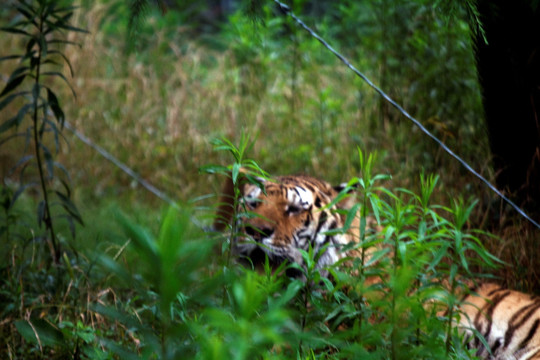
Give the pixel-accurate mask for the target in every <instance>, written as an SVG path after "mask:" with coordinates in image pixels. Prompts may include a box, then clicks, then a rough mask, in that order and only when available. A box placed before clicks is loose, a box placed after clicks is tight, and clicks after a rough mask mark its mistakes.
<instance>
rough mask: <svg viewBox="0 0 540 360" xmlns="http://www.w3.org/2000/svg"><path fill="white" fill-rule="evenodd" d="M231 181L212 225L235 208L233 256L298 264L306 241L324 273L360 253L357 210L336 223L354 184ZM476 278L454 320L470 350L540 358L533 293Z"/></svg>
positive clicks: (496, 358)
mask: <svg viewBox="0 0 540 360" xmlns="http://www.w3.org/2000/svg"><path fill="white" fill-rule="evenodd" d="M238 181H239V185H238V188H239V191H240V194H239V196H238V201H237V202H236V205H237V208H236V209H235V208H234V207H235V205H234V204H235V200H234V199H235V190H234V184H233V181H232V180H231V177H229V178H228V179H227V180H226V181H225V183H224V186H223V190H222V194H221V199H220V204H219V206H218V209H217V215H216V218H215V221H214V228H215V229H216V230H218V231H223V230H224V229H225V228H226V227H227V226H229V225H230V224H231V222H232V221H234V220H233V217H234V216H233V215H234V213H235V212H236V213H237V214H238V216H236V220H235V221H236V222H237V224H236V225H237V228H238V230H239V232H240V233H243V234H245V237H233V244H232V248H233V253H234V254H235V256H237V257H238V258H239V259H248V260H249V263H251V264H252V265H261V263H262V262H264V261H270V263H271V265H273V266H277V265H279V264H281V263H282V262H284V261H289V262H292V263H295V264H298V265H300V266H304V265H305V264H304V258H303V256H302V252H301V251H300V250H303V251H308V250H309V249H310V248H311V250H312V251H313V254H314V256H313V258H314V259H317V260H316V261H317V263H316V267H317V268H319V269H321V270H322V271H323V274H326V275H327V274H328V273H327V272H324V268H325V267H328V266H331V265H334V264H336V263H338V262H339V261H340V260H342V259H344V258H346V257H347V258H348V257H357V256H358V255H359V250H358V246H354V245H359V239H360V234H359V227H360V226H359V225H360V216H359V215H358V214H356V215H355V216H354V218H353V221H352V224H351V226H350V227H349V228H348V229H347V230H345V231H337V230H338V229H343V228H344V225H345V222H346V218H347V212H349V211H350V210H351V209H352V208H353V206H354V204H355V196H344V194H343V192H344V191H348V192H349V193H350V192H351V191H354V190H351V188H350V187H348V186H346V184H340V185H338V186H332V185H330V184H329V183H328V182H326V181H324V180H320V179H318V178H313V177H309V176H305V175H293V176H279V177H276V178H273V179H271V180H269V179H264V178H257V180H256V181H252V182H242V181H241V180H238ZM345 195H347V194H345ZM349 195H353V194H349ZM248 213H249V214H251V215H250V216H247V215H246V214H248ZM349 216H350V215H349ZM366 223H368V224H369V225H370V226H369V227H368V229H369V230H370V231H371V232H372V233H373V232H376V231H381V227H380V226H379V225H378V224H377V223H376V221H375V220H374V219H369V220H368V219H366ZM351 245H353V246H351ZM343 248H345V249H346V251H342V249H343ZM368 257H369V254H368ZM474 283H476V282H474ZM478 284H479V285H477V286H476V287H471V289H470V291H469V292H468V293H467V294H466V295H465V296H463V298H462V300H461V301H460V304H459V305H458V306H459V308H458V311H459V313H460V316H459V326H460V327H461V329H463V331H464V332H465V334H466V337H468V338H469V342H468V344H470V346H472V347H473V348H474V349H475V350H477V351H476V355H477V356H479V357H480V358H482V359H493V360H504V359H519V360H540V297H538V296H532V295H528V294H525V293H521V292H518V291H514V290H509V289H506V288H503V287H500V286H498V285H496V284H494V283H482V282H479V283H478ZM473 329H474V330H475V331H473ZM475 332H478V333H480V334H481V335H482V336H483V337H484V339H485V343H484V342H483V341H480V340H479V338H478V337H477V336H475ZM485 344H487V345H488V347H489V348H486V346H485Z"/></svg>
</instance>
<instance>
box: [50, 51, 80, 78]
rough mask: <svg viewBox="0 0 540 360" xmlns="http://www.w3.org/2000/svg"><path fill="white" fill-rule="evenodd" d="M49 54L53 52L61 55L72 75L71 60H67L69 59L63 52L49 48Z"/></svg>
mask: <svg viewBox="0 0 540 360" xmlns="http://www.w3.org/2000/svg"><path fill="white" fill-rule="evenodd" d="M49 54H55V55H59V56H60V57H62V59H64V61H65V62H66V64H67V66H68V67H69V73H70V74H71V77H73V76H74V72H73V67H72V66H71V62H70V61H69V59H68V58H67V56H66V55H64V53H63V52H61V51H58V50H50V51H49Z"/></svg>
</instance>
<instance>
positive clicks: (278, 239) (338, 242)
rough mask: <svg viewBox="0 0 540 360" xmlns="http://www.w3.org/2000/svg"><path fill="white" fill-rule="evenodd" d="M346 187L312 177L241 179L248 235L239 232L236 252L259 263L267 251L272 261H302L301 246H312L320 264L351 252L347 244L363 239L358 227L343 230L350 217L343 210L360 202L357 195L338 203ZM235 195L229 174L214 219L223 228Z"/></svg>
mask: <svg viewBox="0 0 540 360" xmlns="http://www.w3.org/2000/svg"><path fill="white" fill-rule="evenodd" d="M343 188H344V187H343V186H339V187H332V186H331V185H330V184H328V183H327V182H325V181H322V180H318V179H315V178H312V177H307V176H282V177H277V178H275V179H273V180H262V179H261V180H260V183H259V184H253V183H248V182H244V183H242V182H240V186H239V190H240V196H239V201H238V207H237V209H236V211H237V216H236V219H237V220H236V221H237V229H238V230H239V232H240V233H242V234H243V235H241V236H238V237H236V239H235V237H233V241H234V244H233V251H234V253H235V254H236V255H237V256H238V257H240V258H247V259H249V261H250V262H251V263H253V264H255V265H257V263H259V264H260V263H261V262H263V261H264V260H265V256H267V257H268V259H269V261H270V262H271V264H272V265H277V264H280V263H281V262H283V261H285V260H287V261H289V262H293V263H297V264H300V265H302V264H303V257H302V253H301V251H300V249H301V250H304V251H308V250H309V249H310V248H311V249H312V251H313V253H314V258H315V259H316V260H317V267H318V268H322V267H325V266H327V265H331V264H334V263H336V262H337V261H338V260H339V259H341V258H342V257H344V255H345V254H344V253H343V252H342V251H341V248H342V247H343V246H344V245H346V244H348V243H350V242H352V241H358V236H355V235H354V233H353V232H354V231H348V232H344V231H339V229H342V228H343V225H344V223H345V219H346V216H347V213H346V211H339V210H340V209H341V210H349V209H350V208H351V207H352V205H353V204H354V197H353V196H347V197H345V199H344V200H342V201H339V202H336V203H333V201H334V200H335V199H336V197H337V196H338V194H339V193H340V191H341V190H342V189H343ZM233 195H234V187H233V184H232V181H231V180H230V179H228V181H227V182H226V184H225V186H224V191H223V194H222V201H221V204H220V207H219V209H218V217H217V219H216V222H215V223H214V227H215V228H216V229H217V230H223V229H224V228H225V227H226V226H227V224H229V223H231V221H232V219H233V205H232V204H233ZM355 222H357V217H356V216H355ZM354 228H357V226H354V224H353V226H351V229H354ZM332 230H334V231H332Z"/></svg>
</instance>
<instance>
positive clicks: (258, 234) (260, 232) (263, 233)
mask: <svg viewBox="0 0 540 360" xmlns="http://www.w3.org/2000/svg"><path fill="white" fill-rule="evenodd" d="M245 231H246V234H247V235H249V236H251V237H252V238H253V239H255V240H260V239H264V238H268V237H270V236H272V234H273V233H274V229H273V228H270V227H260V228H258V227H254V226H247V227H246V229H245Z"/></svg>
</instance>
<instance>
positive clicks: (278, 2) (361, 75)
mask: <svg viewBox="0 0 540 360" xmlns="http://www.w3.org/2000/svg"><path fill="white" fill-rule="evenodd" d="M274 2H275V3H276V4H277V5H278V6H279V7H280V9H281V10H282V11H283V12H284V13H285V14H287V15H289V16H290V17H291V18H293V20H294V21H296V23H297V24H298V25H300V26H301V27H302V28H304V30H306V31H307V32H308V33H309V34H310V35H311V36H312V37H314V38H315V39H317V40H318V41H319V42H320V43H321V44H323V46H324V47H326V48H327V49H328V50H330V51H331V52H332V53H333V54H334V55H335V56H336V57H337V58H338V59H339V60H341V62H343V63H344V64H345V65H347V67H348V68H349V69H351V70H352V71H353V72H354V73H355V74H356V75H358V76H359V77H360V78H362V80H364V81H365V82H366V83H367V84H368V85H369V86H370V87H371V88H372V89H373V90H375V91H376V92H377V93H379V95H381V96H382V97H383V98H384V99H385V100H386V101H387V102H389V103H390V104H392V106H394V107H395V108H396V109H398V111H399V112H400V113H402V114H403V115H405V117H406V118H408V119H409V120H411V121H412V122H413V123H414V124H415V125H416V126H418V127H419V128H420V130H422V131H423V132H424V133H425V134H426V135H428V136H429V137H430V138H432V139H433V140H434V141H435V142H436V143H437V144H439V146H440V147H442V148H443V150H444V151H446V152H447V153H448V154H450V155H451V156H452V157H453V158H454V159H456V160H457V161H459V162H460V163H461V165H463V167H465V169H467V170H468V171H469V172H470V173H472V174H473V175H474V176H476V177H477V178H479V179H480V180H482V181H483V182H484V184H486V185H487V186H488V187H489V188H490V189H491V190H492V191H493V192H494V193H495V194H497V195H499V196H500V197H501V198H502V199H503V200H504V201H506V202H507V203H508V204H510V205H511V206H512V207H513V208H514V209H515V210H516V211H517V212H518V213H519V214H520V215H521V216H523V217H524V218H526V219H527V220H529V221H530V222H531V223H532V224H533V225H534V226H536V227H537V228H538V229H540V224H539V223H538V222H536V221H534V220H533V219H532V218H531V217H530V216H529V215H527V213H526V212H525V211H524V210H522V209H521V208H520V207H519V206H517V205H516V204H515V203H514V202H513V201H512V200H510V199H509V198H507V197H506V196H505V195H503V194H502V193H501V192H500V191H499V190H498V189H497V188H496V187H495V186H494V185H493V184H492V183H490V182H489V181H488V180H487V179H486V178H484V177H483V176H482V175H480V174H479V173H478V172H477V171H476V170H474V169H473V168H472V167H471V166H470V165H469V164H468V163H467V162H465V160H463V159H462V158H461V157H459V156H458V155H456V154H455V153H454V152H453V151H452V150H451V149H450V148H449V147H448V146H446V145H445V144H444V143H443V142H442V141H441V140H439V139H438V138H437V137H436V136H435V135H433V134H432V133H431V132H430V131H429V130H428V129H426V128H425V127H424V125H422V123H420V121H418V120H416V119H415V118H414V117H412V116H411V115H410V114H409V113H408V112H407V111H405V109H403V108H402V107H401V106H400V105H399V104H398V103H396V102H395V101H394V100H393V99H392V98H390V96H388V95H387V94H386V93H385V92H384V91H382V90H381V89H380V88H379V87H378V86H377V85H375V84H374V83H373V82H371V80H369V79H368V78H367V77H366V76H365V75H364V74H363V73H361V72H360V71H359V70H358V69H357V68H356V67H354V65H352V64H351V63H350V62H349V60H347V58H345V57H344V56H343V55H341V54H340V53H339V52H337V51H336V50H335V49H334V48H333V47H332V46H330V44H328V43H327V42H326V41H325V40H324V39H323V38H322V37H320V36H319V35H318V34H317V33H315V32H314V31H313V30H312V29H311V28H310V27H309V26H307V25H306V24H305V23H304V22H303V21H302V20H300V19H299V18H298V17H297V16H296V15H295V14H294V13H293V12H292V11H291V9H290V7H289V6H287V5H285V4H283V3H282V2H280V1H278V0H274Z"/></svg>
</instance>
